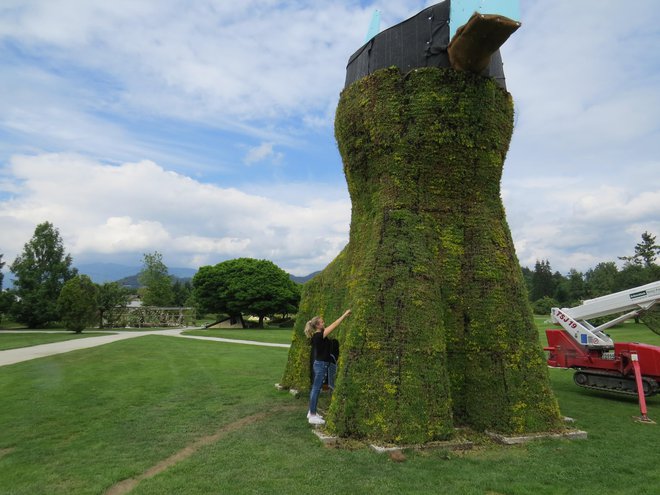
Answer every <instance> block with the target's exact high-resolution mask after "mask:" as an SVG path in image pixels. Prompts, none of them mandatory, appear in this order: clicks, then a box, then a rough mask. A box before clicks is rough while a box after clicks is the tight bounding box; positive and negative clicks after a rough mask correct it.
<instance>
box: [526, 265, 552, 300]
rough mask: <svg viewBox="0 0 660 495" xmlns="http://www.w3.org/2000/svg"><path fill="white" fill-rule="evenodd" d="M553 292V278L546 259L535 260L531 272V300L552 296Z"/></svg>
mask: <svg viewBox="0 0 660 495" xmlns="http://www.w3.org/2000/svg"><path fill="white" fill-rule="evenodd" d="M554 292H555V280H554V278H553V275H552V268H550V262H549V261H548V260H541V261H539V260H536V264H535V265H534V273H533V274H532V297H531V299H532V301H537V300H538V299H541V298H542V297H545V296H549V297H552V296H553V295H554Z"/></svg>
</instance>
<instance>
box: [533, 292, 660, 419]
mask: <svg viewBox="0 0 660 495" xmlns="http://www.w3.org/2000/svg"><path fill="white" fill-rule="evenodd" d="M659 302H660V281H657V282H652V283H650V284H647V285H643V286H641V287H635V288H634V289H628V290H624V291H621V292H616V293H614V294H609V295H607V296H603V297H597V298H595V299H589V300H586V301H584V302H583V303H582V304H580V305H579V306H575V307H573V308H561V309H560V308H552V313H551V318H552V322H553V323H558V324H559V325H561V326H562V329H561V330H559V329H556V330H546V331H545V333H546V336H547V338H548V346H547V347H545V348H544V349H545V350H546V351H549V355H548V365H549V366H553V367H558V368H572V369H575V370H576V371H575V374H574V376H573V379H574V381H575V383H576V384H577V385H579V386H580V387H585V388H591V389H597V390H607V391H611V392H618V393H623V394H629V395H636V396H637V397H638V399H639V403H640V410H641V413H642V418H641V419H642V420H643V421H650V420H649V419H648V417H647V415H646V401H645V397H648V396H651V395H654V394H656V393H658V392H659V391H660V347H657V346H652V345H647V344H639V343H636V342H614V341H613V340H612V339H611V338H610V337H609V335H607V334H606V333H605V330H607V329H608V328H610V327H612V326H614V325H616V324H618V323H621V322H623V321H625V320H627V319H630V318H634V317H641V318H642V321H644V323H646V324H647V325H648V326H649V327H650V328H651V329H653V330H654V331H658V330H657V329H656V328H654V327H655V318H656V315H657V314H658V312H657V311H655V310H657V309H659V308H660V304H658V306H656V304H657V303H659ZM620 313H623V314H620ZM619 314H620V315H619ZM612 315H619V316H615V317H614V318H613V319H611V320H609V321H607V322H606V323H603V324H601V325H597V326H595V325H592V324H591V323H590V322H589V321H588V320H593V319H595V318H602V317H606V316H612ZM646 316H648V319H647V318H646ZM640 391H642V392H643V393H639V392H640Z"/></svg>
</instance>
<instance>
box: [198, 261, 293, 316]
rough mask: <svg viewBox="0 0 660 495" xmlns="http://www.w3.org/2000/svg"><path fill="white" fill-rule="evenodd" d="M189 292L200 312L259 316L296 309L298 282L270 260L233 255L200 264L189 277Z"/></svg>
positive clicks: (290, 311) (286, 312) (284, 312)
mask: <svg viewBox="0 0 660 495" xmlns="http://www.w3.org/2000/svg"><path fill="white" fill-rule="evenodd" d="M193 291H194V294H195V298H196V299H197V301H198V302H199V304H200V306H201V308H202V311H206V312H209V313H213V312H215V313H227V314H228V315H230V316H239V315H241V314H249V315H254V316H257V317H258V318H259V328H263V321H264V318H265V317H266V316H270V315H273V314H278V313H282V314H288V313H292V312H295V311H296V308H297V306H298V302H299V300H300V291H299V288H298V285H297V284H296V283H295V282H293V281H292V280H291V279H290V278H289V276H288V275H287V273H286V272H285V271H284V270H282V269H281V268H279V267H278V266H277V265H275V264H274V263H273V262H271V261H267V260H256V259H253V258H237V259H233V260H229V261H223V262H222V263H218V264H217V265H215V266H203V267H201V268H200V269H199V271H198V272H197V273H196V274H195V277H194V278H193Z"/></svg>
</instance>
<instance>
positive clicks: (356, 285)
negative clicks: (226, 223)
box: [282, 68, 561, 443]
mask: <svg viewBox="0 0 660 495" xmlns="http://www.w3.org/2000/svg"><path fill="white" fill-rule="evenodd" d="M512 127H513V104H512V101H511V97H510V95H509V94H508V93H507V92H506V91H505V90H503V89H502V88H500V87H499V86H498V85H497V84H496V83H495V82H494V81H493V80H491V79H489V78H484V77H481V76H478V75H474V74H471V73H466V72H458V71H454V70H451V69H440V68H421V69H416V70H413V71H411V72H410V73H408V74H406V75H405V76H404V75H402V74H401V73H400V71H399V70H398V69H397V68H391V69H383V70H379V71H376V72H374V73H373V74H371V75H369V76H367V77H364V78H362V79H360V80H359V81H357V82H355V83H353V84H352V85H350V86H349V87H348V88H347V89H345V90H344V92H343V93H342V95H341V99H340V101H339V106H338V108H337V114H336V120H335V134H336V138H337V142H338V145H339V150H340V153H341V155H342V158H343V162H344V172H345V174H346V179H347V182H348V188H349V192H350V196H351V201H352V206H353V210H352V218H351V227H350V240H349V243H348V245H347V246H346V247H345V249H344V250H343V251H342V252H341V253H340V254H339V256H338V257H337V258H336V259H335V260H334V261H333V262H332V263H331V264H330V265H328V267H327V268H326V269H325V270H324V271H323V272H322V273H321V274H319V275H318V276H316V277H315V278H314V279H312V280H311V281H309V282H308V283H307V284H306V285H305V287H304V289H303V296H302V300H301V305H300V310H299V313H298V318H297V320H296V326H295V329H294V338H293V343H292V346H291V349H290V352H289V360H288V363H287V367H286V370H285V373H284V377H283V380H282V383H283V384H284V385H285V386H288V387H292V388H297V389H300V390H309V343H308V341H307V339H306V338H305V336H304V334H303V327H304V325H305V322H306V321H307V320H308V319H310V318H311V317H312V316H314V315H316V314H321V315H323V316H324V317H325V319H326V320H333V319H334V318H336V317H338V316H339V315H340V314H341V313H342V312H343V310H344V309H345V308H352V310H353V314H352V316H351V317H350V318H349V319H348V320H347V321H346V322H345V323H344V325H343V328H342V329H341V330H340V331H339V332H338V335H337V337H338V338H339V341H340V346H341V352H340V359H339V371H338V376H337V385H336V390H335V392H334V395H333V398H332V402H331V405H330V408H329V411H328V413H327V416H326V419H327V421H328V422H327V428H328V429H329V430H330V431H331V432H332V433H334V434H337V435H339V436H345V437H346V436H347V437H353V438H368V439H373V440H380V441H385V442H394V443H409V442H428V441H432V440H438V439H446V438H449V437H451V435H452V432H453V431H454V427H455V426H457V425H466V426H470V427H472V428H474V429H477V430H480V431H481V430H486V429H489V430H495V431H498V432H501V433H525V432H535V431H548V430H552V429H556V428H559V427H560V423H561V422H560V415H559V409H558V406H557V403H556V400H555V398H554V396H553V394H552V392H551V390H550V386H549V380H548V374H547V369H546V365H545V359H544V356H543V353H542V350H541V348H540V345H539V342H538V335H537V331H536V329H535V326H534V322H533V319H532V314H531V310H530V308H529V305H528V303H527V297H526V293H525V288H524V283H523V280H522V274H521V271H520V268H519V264H518V261H517V258H516V255H515V251H514V246H513V243H512V240H511V235H510V232H509V228H508V226H507V223H506V219H505V215H504V209H503V206H502V201H501V199H500V194H499V191H500V178H501V172H502V165H503V162H504V157H505V154H506V152H507V149H508V146H509V141H510V138H511V133H512Z"/></svg>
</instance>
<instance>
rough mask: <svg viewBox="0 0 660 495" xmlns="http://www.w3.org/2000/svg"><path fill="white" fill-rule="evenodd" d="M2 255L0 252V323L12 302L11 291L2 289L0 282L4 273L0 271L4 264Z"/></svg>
mask: <svg viewBox="0 0 660 495" xmlns="http://www.w3.org/2000/svg"><path fill="white" fill-rule="evenodd" d="M2 256H3V255H2V254H0V323H1V322H2V318H3V317H4V315H6V314H7V313H8V312H9V311H10V309H11V306H12V304H13V303H14V295H13V293H12V292H9V291H4V290H2V282H3V280H4V276H5V274H4V273H2V269H3V268H4V266H5V262H4V261H2Z"/></svg>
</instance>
